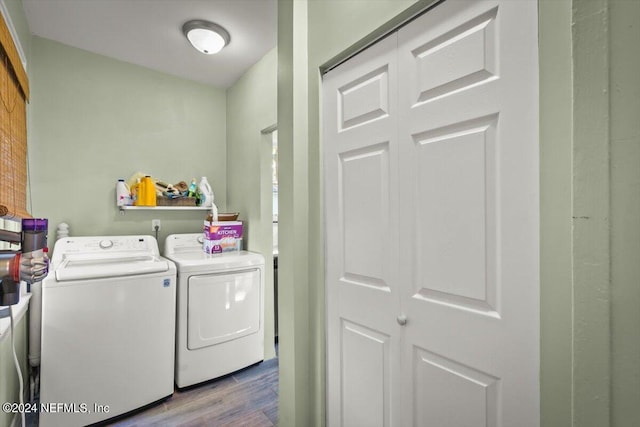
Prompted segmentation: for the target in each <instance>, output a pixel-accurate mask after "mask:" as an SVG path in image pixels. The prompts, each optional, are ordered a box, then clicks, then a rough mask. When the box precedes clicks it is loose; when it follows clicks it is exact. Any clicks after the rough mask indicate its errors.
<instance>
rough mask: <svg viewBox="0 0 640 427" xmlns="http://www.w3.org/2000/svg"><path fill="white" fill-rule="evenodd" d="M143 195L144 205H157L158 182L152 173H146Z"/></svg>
mask: <svg viewBox="0 0 640 427" xmlns="http://www.w3.org/2000/svg"><path fill="white" fill-rule="evenodd" d="M142 188H143V190H142V197H143V200H144V203H143V204H142V206H155V205H156V184H155V182H153V179H152V178H151V176H150V175H146V176H145V177H144V179H143V180H142Z"/></svg>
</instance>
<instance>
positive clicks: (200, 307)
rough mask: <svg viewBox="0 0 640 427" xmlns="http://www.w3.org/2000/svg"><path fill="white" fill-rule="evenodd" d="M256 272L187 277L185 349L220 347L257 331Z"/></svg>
mask: <svg viewBox="0 0 640 427" xmlns="http://www.w3.org/2000/svg"><path fill="white" fill-rule="evenodd" d="M260 283H261V277H260V270H259V269H257V268H256V269H252V270H245V271H234V272H229V273H219V274H206V275H200V276H191V277H189V292H188V293H189V296H188V302H189V305H188V310H187V311H188V314H187V318H188V321H187V337H188V338H187V347H188V348H189V350H195V349H198V348H202V347H208V346H211V345H216V344H220V343H222V342H225V341H230V340H233V339H236V338H240V337H243V336H246V335H249V334H253V333H255V332H257V331H258V330H259V329H260V310H261V304H260V300H261V295H260V293H261V288H260Z"/></svg>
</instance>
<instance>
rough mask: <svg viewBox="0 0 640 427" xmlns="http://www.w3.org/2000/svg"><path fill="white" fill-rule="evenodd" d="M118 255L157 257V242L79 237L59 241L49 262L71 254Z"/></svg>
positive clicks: (124, 237)
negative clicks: (142, 254)
mask: <svg viewBox="0 0 640 427" xmlns="http://www.w3.org/2000/svg"><path fill="white" fill-rule="evenodd" d="M116 252H117V253H119V254H122V255H123V256H124V257H126V256H127V254H129V253H130V254H133V253H136V254H141V253H146V254H148V255H153V256H159V255H160V251H159V250H158V242H157V241H156V239H155V238H154V237H152V236H79V237H65V238H62V239H59V240H58V241H57V242H56V243H55V245H54V248H53V257H52V259H51V261H52V262H53V263H54V264H56V263H57V262H59V261H61V260H62V259H63V258H64V257H65V256H68V255H72V254H86V255H95V256H97V257H99V256H100V254H107V253H109V254H111V253H116Z"/></svg>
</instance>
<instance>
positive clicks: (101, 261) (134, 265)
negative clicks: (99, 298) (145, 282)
mask: <svg viewBox="0 0 640 427" xmlns="http://www.w3.org/2000/svg"><path fill="white" fill-rule="evenodd" d="M168 270H169V262H168V261H167V260H164V259H160V258H158V257H156V256H155V255H152V254H149V253H148V252H140V253H126V254H122V253H112V254H108V255H107V254H101V255H99V256H97V255H95V254H72V255H68V256H66V257H64V258H63V261H62V262H61V263H60V265H59V266H58V267H57V268H56V269H55V274H56V280H57V281H58V282H65V281H70V280H83V279H100V278H106V277H123V276H135V275H140V274H151V273H160V272H165V271H168Z"/></svg>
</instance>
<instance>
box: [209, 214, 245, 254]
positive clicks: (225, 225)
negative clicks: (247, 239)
mask: <svg viewBox="0 0 640 427" xmlns="http://www.w3.org/2000/svg"><path fill="white" fill-rule="evenodd" d="M242 228H243V227H242V221H218V222H209V221H205V222H204V229H203V231H204V241H203V244H202V249H203V250H204V251H205V252H206V253H208V254H217V253H222V252H232V251H239V250H241V249H242Z"/></svg>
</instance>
